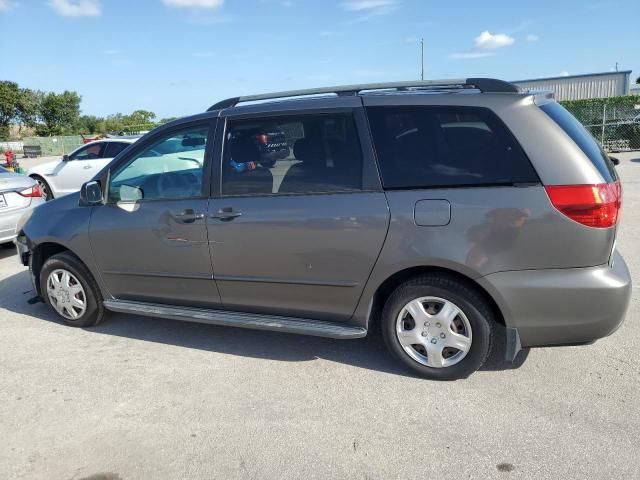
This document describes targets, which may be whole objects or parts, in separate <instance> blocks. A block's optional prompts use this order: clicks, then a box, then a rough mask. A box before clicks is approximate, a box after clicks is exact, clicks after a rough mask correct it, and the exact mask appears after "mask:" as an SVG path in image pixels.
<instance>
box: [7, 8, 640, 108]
mask: <svg viewBox="0 0 640 480" xmlns="http://www.w3.org/2000/svg"><path fill="white" fill-rule="evenodd" d="M638 18H640V2H639V1H638V0H611V1H598V0H595V1H594V2H589V1H576V0H562V1H558V0H556V1H547V0H537V1H536V2H520V1H514V0H509V1H502V0H498V1H489V0H486V1H483V2H478V1H465V0H458V1H450V2H443V1H441V0H439V1H433V0H322V1H320V0H0V25H2V33H1V35H0V79H7V80H13V81H17V82H18V83H19V84H20V85H22V86H26V87H30V88H34V89H41V90H54V91H62V90H64V89H70V90H76V91H77V92H78V93H80V94H81V95H82V98H83V100H82V110H83V113H86V114H94V115H106V114H109V113H115V112H123V113H129V112H131V111H132V110H134V109H139V108H143V109H148V110H152V111H154V112H156V113H157V114H158V116H159V117H167V116H179V115H186V114H190V113H195V112H199V111H203V110H205V109H206V108H207V107H208V106H209V105H210V104H212V103H214V102H215V101H217V100H220V99H222V98H226V97H230V96H235V95H241V94H248V93H261V92H265V91H272V90H281V89H292V88H306V87H313V86H326V85H337V84H344V83H363V82H376V81H390V80H410V79H417V78H419V75H420V62H419V58H420V57H419V51H420V46H419V39H420V38H421V37H424V39H425V66H426V68H425V70H426V72H425V77H426V78H447V77H465V76H491V77H497V78H503V79H506V80H517V79H524V78H532V77H541V76H555V75H560V74H563V73H564V72H567V73H570V74H577V73H590V72H597V71H608V70H611V69H613V68H614V67H615V63H616V62H619V68H620V69H621V70H623V69H629V70H634V76H633V78H634V79H635V77H636V76H638V75H640V47H639V46H638V45H639V41H640V37H639V33H640V29H639V28H638V23H637V21H638Z"/></svg>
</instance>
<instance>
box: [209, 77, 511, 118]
mask: <svg viewBox="0 0 640 480" xmlns="http://www.w3.org/2000/svg"><path fill="white" fill-rule="evenodd" d="M451 87H454V88H460V89H465V88H473V89H477V90H480V91H481V92H484V93H518V92H519V90H518V87H517V86H515V85H514V84H512V83H509V82H505V81H503V80H496V79H493V78H458V79H453V80H417V81H407V82H389V83H364V84H357V85H342V86H337V87H323V88H309V89H306V90H289V91H284V92H274V93H263V94H259V95H247V96H243V97H232V98H227V99H226V100H222V101H220V102H218V103H216V104H214V105H212V106H211V107H209V109H208V110H207V111H208V112H211V111H213V110H220V109H223V108H231V107H235V106H236V105H237V104H238V103H242V102H255V101H259V100H274V99H278V98H287V97H303V96H307V95H324V94H332V93H333V94H336V95H338V96H350V95H358V94H359V93H360V92H364V91H370V90H400V91H402V90H410V89H441V88H451Z"/></svg>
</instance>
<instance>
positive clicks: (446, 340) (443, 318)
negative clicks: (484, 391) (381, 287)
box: [396, 297, 472, 368]
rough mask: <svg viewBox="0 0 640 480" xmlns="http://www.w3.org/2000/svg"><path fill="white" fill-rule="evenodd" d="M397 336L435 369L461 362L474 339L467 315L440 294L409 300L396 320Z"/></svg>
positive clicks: (410, 352) (415, 356) (409, 352)
mask: <svg viewBox="0 0 640 480" xmlns="http://www.w3.org/2000/svg"><path fill="white" fill-rule="evenodd" d="M396 335H397V337H398V341H399V342H400V345H402V348H403V349H404V351H405V352H406V353H407V355H409V356H410V357H411V358H413V359H414V360H415V361H416V362H418V363H421V364H422V365H426V366H428V367H433V368H445V367H450V366H452V365H455V364H456V363H458V362H460V361H462V359H464V357H465V356H466V355H467V353H469V350H470V349H471V342H472V331H471V325H470V324H469V320H468V319H467V317H466V315H465V314H464V313H463V312H462V310H461V309H460V308H459V307H458V306H457V305H455V304H454V303H453V302H450V301H449V300H445V299H444V298H438V297H420V298H416V299H415V300H411V301H410V302H409V303H407V304H406V305H405V306H404V307H403V308H402V310H401V311H400V313H399V314H398V317H397V319H396Z"/></svg>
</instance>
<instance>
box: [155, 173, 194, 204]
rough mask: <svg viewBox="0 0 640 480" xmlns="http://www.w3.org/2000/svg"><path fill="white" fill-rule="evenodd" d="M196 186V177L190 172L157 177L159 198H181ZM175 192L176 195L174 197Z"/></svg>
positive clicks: (164, 174) (163, 174)
mask: <svg viewBox="0 0 640 480" xmlns="http://www.w3.org/2000/svg"><path fill="white" fill-rule="evenodd" d="M197 184H198V177H197V176H196V175H194V174H193V173H190V172H184V173H177V172H168V173H161V174H160V175H158V180H157V190H158V195H159V197H160V198H173V197H176V196H183V195H184V192H186V191H190V190H191V188H192V187H193V186H194V185H197ZM176 192H177V193H178V195H176Z"/></svg>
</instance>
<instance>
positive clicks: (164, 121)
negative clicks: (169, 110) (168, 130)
mask: <svg viewBox="0 0 640 480" xmlns="http://www.w3.org/2000/svg"><path fill="white" fill-rule="evenodd" d="M177 119H178V117H167V118H161V119H160V121H159V122H158V124H159V125H164V124H165V123H169V122H173V121H174V120H177Z"/></svg>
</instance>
